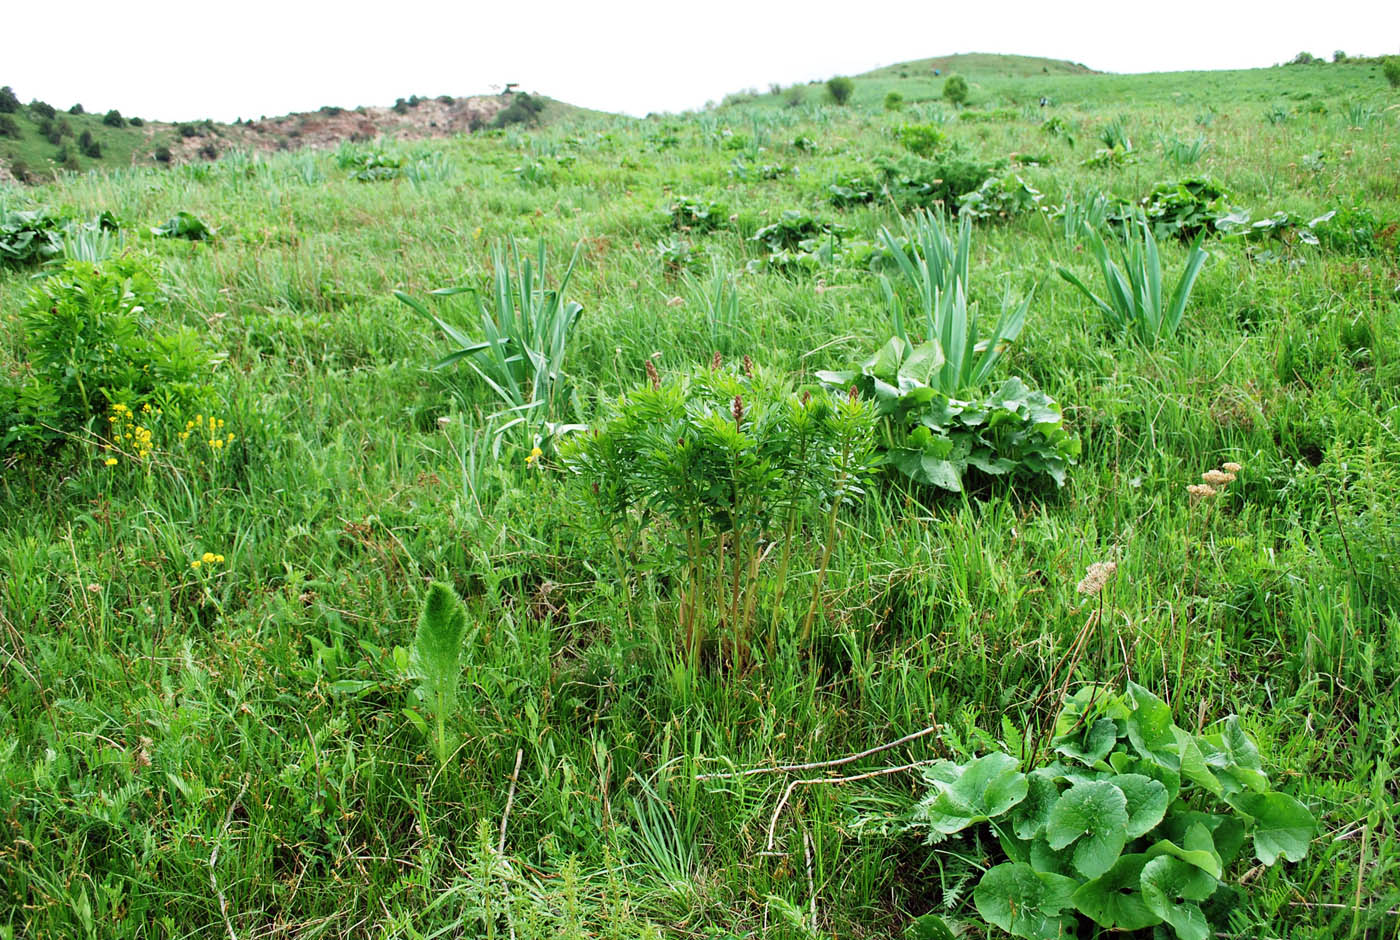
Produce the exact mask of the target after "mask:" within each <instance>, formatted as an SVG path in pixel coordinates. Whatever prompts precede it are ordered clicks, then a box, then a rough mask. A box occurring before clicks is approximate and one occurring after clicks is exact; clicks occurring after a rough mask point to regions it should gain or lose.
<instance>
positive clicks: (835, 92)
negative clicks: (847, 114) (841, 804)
mask: <svg viewBox="0 0 1400 940" xmlns="http://www.w3.org/2000/svg"><path fill="white" fill-rule="evenodd" d="M855 90H856V83H855V82H854V81H852V80H851V79H849V78H847V77H846V76H844V75H838V76H836V77H835V78H831V79H828V80H827V83H826V91H827V94H829V95H831V100H832V101H834V102H836V103H837V104H842V105H843V104H845V103H846V102H847V101H849V100H850V99H851V93H852V92H854V91H855Z"/></svg>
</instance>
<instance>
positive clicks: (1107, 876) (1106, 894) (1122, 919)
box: [1074, 854, 1162, 930]
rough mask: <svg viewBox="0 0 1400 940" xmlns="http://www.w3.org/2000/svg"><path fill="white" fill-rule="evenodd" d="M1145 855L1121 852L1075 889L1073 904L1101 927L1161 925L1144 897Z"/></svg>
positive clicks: (1127, 927)
mask: <svg viewBox="0 0 1400 940" xmlns="http://www.w3.org/2000/svg"><path fill="white" fill-rule="evenodd" d="M1150 860H1151V859H1150V857H1149V856H1147V855H1142V854H1137V855H1124V856H1123V857H1121V858H1120V859H1118V861H1116V862H1114V863H1113V867H1112V868H1110V869H1109V870H1108V871H1106V872H1104V873H1103V874H1102V875H1100V876H1099V877H1097V878H1095V879H1094V880H1093V881H1086V882H1085V883H1084V884H1082V885H1080V886H1079V889H1078V890H1077V891H1075V892H1074V906H1075V907H1076V908H1078V909H1079V912H1080V913H1082V914H1084V915H1086V916H1088V917H1089V918H1090V919H1092V920H1093V921H1094V923H1096V924H1098V925H1099V926H1100V927H1112V928H1117V929H1118V930H1141V929H1142V928H1144V927H1151V926H1152V925H1153V924H1160V923H1161V922H1162V918H1161V917H1160V916H1158V915H1157V914H1154V913H1153V912H1152V910H1151V909H1150V908H1148V906H1147V902H1146V901H1145V900H1144V899H1143V896H1142V891H1141V890H1140V889H1141V885H1142V869H1143V866H1145V865H1146V864H1147V863H1148V862H1149V861H1150Z"/></svg>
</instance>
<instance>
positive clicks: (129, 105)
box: [0, 0, 1400, 121]
mask: <svg viewBox="0 0 1400 940" xmlns="http://www.w3.org/2000/svg"><path fill="white" fill-rule="evenodd" d="M3 6H5V7H8V9H6V10H5V11H4V12H3V13H0V22H3V24H4V29H3V33H4V34H5V36H4V42H3V43H0V48H3V50H4V51H3V53H0V85H4V84H8V85H12V86H14V89H15V92H16V94H18V95H19V96H20V98H21V99H22V100H24V101H28V100H29V99H31V98H40V99H42V100H45V101H48V102H49V103H50V104H53V105H55V106H59V107H64V108H66V107H68V106H69V105H71V104H72V103H74V102H81V103H82V104H83V106H84V107H86V108H87V110H88V111H105V110H107V109H108V108H118V109H120V110H121V111H122V113H124V114H129V115H130V114H136V115H141V116H143V117H148V118H156V119H161V120H176V119H199V118H205V117H210V118H214V119H215V120H221V121H231V120H233V119H234V118H235V117H245V118H253V117H258V116H260V115H268V116H271V115H276V114H283V113H286V112H289V111H305V110H313V109H315V108H317V107H320V106H321V105H327V104H334V105H341V106H347V107H349V106H355V105H360V104H381V105H387V104H392V103H393V101H394V99H395V98H398V97H407V96H409V95H412V94H418V95H440V94H450V95H468V94H477V93H486V92H489V91H492V90H494V89H493V86H499V85H500V84H501V83H504V82H508V81H509V82H519V83H520V84H521V87H522V88H524V89H526V90H529V91H539V92H543V93H545V94H547V95H550V96H552V97H555V98H559V99H562V100H564V101H569V102H572V103H574V104H579V105H584V106H587V107H593V108H598V109H600V110H607V111H623V112H628V113H631V114H637V115H641V114H645V113H647V112H648V111H681V110H685V109H687V108H698V107H700V106H701V105H703V104H704V103H705V102H706V101H707V100H709V99H715V100H718V99H720V98H722V97H723V96H724V95H725V94H727V93H728V92H731V91H737V90H739V89H742V88H747V87H756V88H759V89H766V88H767V87H768V85H769V83H770V82H780V83H782V84H784V85H789V84H792V83H794V82H799V81H806V80H808V79H825V78H828V77H830V76H832V75H837V74H854V73H858V72H862V71H866V70H868V69H871V68H875V67H878V66H881V65H891V64H893V63H896V62H901V61H905V60H908V59H917V58H927V57H929V56H935V55H944V54H948V53H953V52H974V51H976V52H1003V53H1019V54H1023V55H1041V56H1047V57H1051V58H1059V59H1070V60H1073V61H1077V62H1083V63H1084V64H1086V65H1088V66H1090V67H1091V68H1097V69H1102V70H1105V71H1113V72H1151V71H1164V70H1178V69H1213V68H1250V67H1255V66H1267V65H1272V64H1274V63H1276V62H1281V61H1285V60H1287V59H1290V58H1292V57H1293V56H1294V55H1295V54H1296V53H1298V52H1299V51H1301V50H1306V51H1308V52H1311V53H1313V54H1314V55H1318V56H1325V57H1329V58H1330V57H1331V55H1332V52H1333V51H1334V50H1336V49H1343V50H1345V51H1346V52H1348V53H1350V54H1352V55H1379V54H1389V53H1400V2H1397V0H1370V2H1356V0H1333V2H1327V3H1318V2H1317V0H1306V2H1295V0H1274V2H1257V0H1249V2H1235V0H1213V2H1199V0H1180V2H1170V0H1168V2H1155V3H1154V2H1141V0H1087V2H1075V3H1058V4H1056V3H1047V2H1039V3H1036V2H1021V0H1010V2H996V0H912V2H910V0H864V2H861V0H844V2H831V0H810V2H805V3H794V2H765V0H746V2H737V0H679V2H678V0H651V2H638V0H621V2H605V3H593V4H589V3H582V2H572V3H570V2H559V0H538V2H533V3H531V2H510V0H497V2H486V3H483V2H463V3H447V2H431V0H377V2H373V3H370V2H363V0H342V2H337V3H321V2H317V3H310V2H303V0H282V2H269V0H243V2H239V3H216V2H202V0H180V2H156V0H128V2H121V0H105V2H94V0H67V2H63V3H58V2H50V3H34V2H23V0H3Z"/></svg>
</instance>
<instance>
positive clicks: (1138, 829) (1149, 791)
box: [1108, 774, 1168, 839]
mask: <svg viewBox="0 0 1400 940" xmlns="http://www.w3.org/2000/svg"><path fill="white" fill-rule="evenodd" d="M1108 782H1109V783H1111V784H1113V785H1114V786H1115V787H1117V788H1118V789H1120V790H1122V791H1123V796H1125V797H1126V798H1127V800H1128V827H1127V833H1128V838H1129V839H1136V838H1137V837H1138V836H1142V835H1146V834H1147V833H1149V832H1151V831H1152V827H1154V826H1156V825H1157V824H1158V823H1159V822H1161V821H1162V817H1163V816H1165V815H1167V803H1168V800H1167V788H1166V787H1165V786H1163V785H1162V783H1161V782H1160V781H1158V780H1154V779H1152V778H1151V777H1148V776H1145V775H1143V774H1118V775H1116V776H1113V777H1109V778H1108Z"/></svg>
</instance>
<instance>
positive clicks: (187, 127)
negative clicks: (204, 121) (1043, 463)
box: [175, 124, 199, 139]
mask: <svg viewBox="0 0 1400 940" xmlns="http://www.w3.org/2000/svg"><path fill="white" fill-rule="evenodd" d="M175 130H176V132H177V133H179V135H180V136H181V137H184V138H186V139H188V138H190V137H198V136H199V128H197V127H195V126H194V125H193V124H181V125H180V126H179V127H177V128H175Z"/></svg>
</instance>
